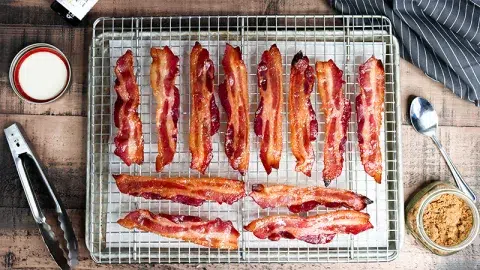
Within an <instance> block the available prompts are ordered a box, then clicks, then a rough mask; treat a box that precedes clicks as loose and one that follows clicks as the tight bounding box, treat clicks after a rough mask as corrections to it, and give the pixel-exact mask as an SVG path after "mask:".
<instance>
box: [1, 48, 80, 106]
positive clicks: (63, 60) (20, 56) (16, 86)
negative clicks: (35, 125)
mask: <svg viewBox="0 0 480 270" xmlns="http://www.w3.org/2000/svg"><path fill="white" fill-rule="evenodd" d="M38 53H42V54H41V55H40V54H38ZM45 53H47V54H45ZM32 56H33V57H35V58H36V60H35V61H39V60H42V59H52V60H54V62H55V63H42V64H43V65H44V69H43V70H41V71H40V72H41V74H32V73H36V71H38V67H36V66H35V65H34V64H32V61H34V60H32V59H33V58H32ZM39 56H42V57H40V58H38V57H39ZM47 61H48V60H47ZM59 63H60V64H59ZM49 64H54V65H55V67H56V68H57V70H58V68H59V65H60V68H61V65H62V64H63V65H64V67H65V69H63V68H61V70H60V71H61V73H62V74H61V77H59V75H60V74H56V73H58V71H57V72H56V71H55V69H51V70H49ZM26 66H28V70H27V71H25V70H24V71H23V74H20V73H21V69H22V67H24V69H27V67H26ZM65 70H66V75H65ZM28 72H30V74H29V73H28ZM39 75H42V76H40V78H38V76H39ZM28 77H30V78H28ZM71 77H72V69H71V67H70V62H69V61H68V59H67V57H66V56H65V54H63V52H62V51H60V50H59V49H58V48H57V47H55V46H53V45H50V44H47V43H35V44H31V45H29V46H27V47H25V48H23V49H22V50H21V51H20V52H18V53H17V55H16V56H15V58H13V61H12V63H11V65H10V73H9V79H10V85H11V86H12V89H13V91H14V92H15V93H16V94H17V95H18V96H19V97H20V98H21V99H22V100H24V101H26V102H29V103H35V104H45V103H50V102H53V101H55V100H57V99H58V98H60V97H61V96H62V95H63V93H65V91H66V90H67V89H68V88H69V87H70V81H71ZM22 78H23V79H24V80H23V82H22ZM35 78H36V79H37V80H38V82H32V81H30V82H26V81H25V80H28V79H33V80H34V79H35ZM42 81H43V82H45V81H48V83H52V82H54V84H56V86H55V87H56V89H47V90H48V91H52V93H48V91H47V93H45V92H44V93H41V94H39V95H33V94H29V93H28V92H31V93H33V91H36V90H37V89H32V87H33V88H35V86H34V85H35V84H37V85H38V90H39V91H42V90H45V85H41V84H42ZM22 84H23V85H22ZM32 85H33V86H32ZM26 86H27V88H28V90H27V88H25V87H26ZM42 87H43V88H42ZM47 88H48V87H47ZM38 96H42V98H39V97H38Z"/></svg>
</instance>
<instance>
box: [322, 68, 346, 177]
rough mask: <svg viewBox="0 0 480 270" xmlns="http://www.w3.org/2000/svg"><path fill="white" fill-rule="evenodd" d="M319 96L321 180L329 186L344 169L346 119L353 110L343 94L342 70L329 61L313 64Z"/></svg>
mask: <svg viewBox="0 0 480 270" xmlns="http://www.w3.org/2000/svg"><path fill="white" fill-rule="evenodd" d="M315 68H316V71H317V80H318V84H317V86H318V93H319V95H320V97H321V99H322V110H323V113H324V115H325V144H324V147H323V163H324V168H323V181H324V182H325V186H328V185H329V184H330V182H331V181H332V180H334V179H335V178H337V177H338V176H340V174H341V173H342V168H343V154H344V153H345V142H346V141H347V129H348V120H350V114H351V112H352V108H351V105H350V101H348V100H347V99H346V98H345V96H344V95H343V84H344V83H345V82H344V81H343V80H342V75H343V71H341V70H340V69H339V68H338V67H337V66H336V65H335V63H334V62H333V61H332V60H329V61H328V62H317V63H316V64H315Z"/></svg>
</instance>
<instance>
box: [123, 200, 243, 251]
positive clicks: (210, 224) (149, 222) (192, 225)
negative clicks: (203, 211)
mask: <svg viewBox="0 0 480 270" xmlns="http://www.w3.org/2000/svg"><path fill="white" fill-rule="evenodd" d="M117 223H118V224H120V225H121V226H123V227H125V228H127V229H130V230H132V229H139V230H142V231H146V232H152V233H155V234H158V235H161V236H164V237H168V238H174V239H180V240H184V241H187V242H192V243H195V244H198V245H201V246H204V247H211V248H221V249H238V237H239V236H240V233H238V231H237V230H236V229H235V227H233V224H232V222H231V221H223V220H221V219H219V218H216V219H214V220H203V219H201V218H199V217H195V216H182V215H167V214H158V215H156V214H153V213H152V212H150V211H148V210H143V209H140V210H136V211H133V212H130V213H129V214H128V215H127V216H126V217H125V218H122V219H119V220H118V221H117Z"/></svg>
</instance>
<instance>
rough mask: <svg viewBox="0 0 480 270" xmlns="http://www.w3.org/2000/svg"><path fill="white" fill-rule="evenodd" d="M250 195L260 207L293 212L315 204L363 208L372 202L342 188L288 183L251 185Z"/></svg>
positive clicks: (307, 208)
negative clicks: (300, 185)
mask: <svg viewBox="0 0 480 270" xmlns="http://www.w3.org/2000/svg"><path fill="white" fill-rule="evenodd" d="M250 197H252V198H253V200H254V201H255V202H256V203H257V204H258V205H260V207H262V208H274V207H279V206H287V207H288V209H289V210H290V211H291V212H293V213H299V212H307V211H310V210H312V209H314V208H315V207H316V206H317V205H323V206H326V207H332V208H336V207H342V206H343V207H346V208H350V209H353V210H356V211H360V210H363V209H364V208H365V207H367V205H368V204H371V203H373V201H372V200H370V199H369V198H367V197H365V196H363V195H360V194H357V193H355V192H352V191H349V190H343V189H335V188H324V187H295V186H288V185H273V186H268V187H265V186H264V185H261V184H257V185H253V187H252V193H250Z"/></svg>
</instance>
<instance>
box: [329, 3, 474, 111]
mask: <svg viewBox="0 0 480 270" xmlns="http://www.w3.org/2000/svg"><path fill="white" fill-rule="evenodd" d="M330 3H331V5H332V6H333V7H335V8H336V9H337V10H339V11H340V12H341V13H344V14H366V15H385V16H387V17H388V18H389V19H390V21H391V22H392V25H393V28H394V32H395V36H396V37H397V38H398V39H399V42H400V44H401V47H402V48H401V50H400V55H401V57H402V58H404V59H406V60H408V61H410V62H412V63H413V64H414V65H415V66H417V67H419V68H421V69H422V70H423V71H424V72H425V73H426V74H427V75H428V76H430V77H431V78H433V79H435V80H438V81H440V82H442V83H443V84H444V85H445V86H446V87H447V88H449V89H451V90H452V91H453V92H454V93H455V94H456V95H457V96H459V97H461V98H463V99H465V100H469V101H471V102H474V103H475V104H476V105H477V106H480V0H472V1H469V0H331V2H330Z"/></svg>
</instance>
